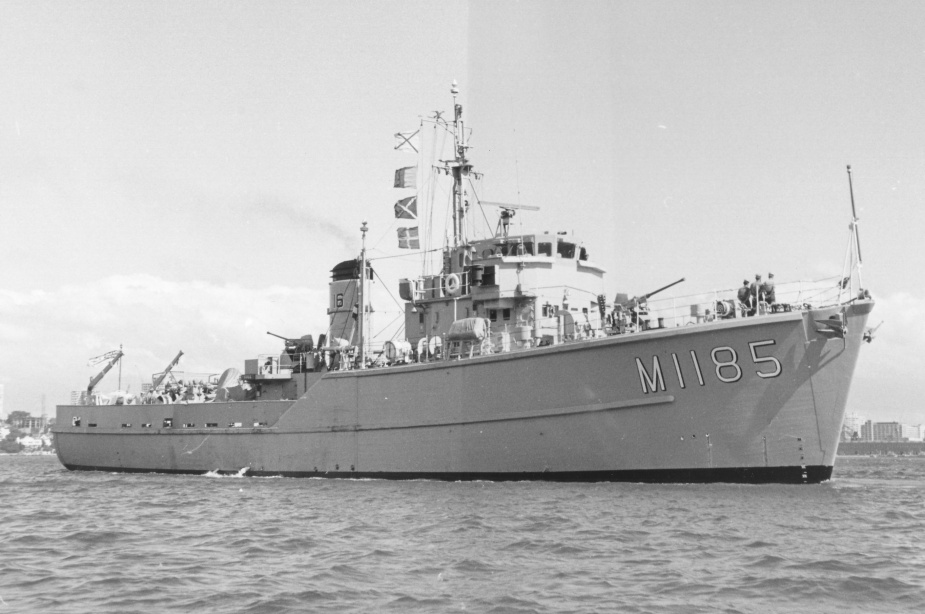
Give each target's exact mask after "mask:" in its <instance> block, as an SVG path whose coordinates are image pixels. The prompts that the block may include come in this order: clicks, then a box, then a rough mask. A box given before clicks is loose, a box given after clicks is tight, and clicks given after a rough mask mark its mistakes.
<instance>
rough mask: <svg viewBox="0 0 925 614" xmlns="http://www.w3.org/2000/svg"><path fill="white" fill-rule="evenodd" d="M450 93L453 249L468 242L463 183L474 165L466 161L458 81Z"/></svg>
mask: <svg viewBox="0 0 925 614" xmlns="http://www.w3.org/2000/svg"><path fill="white" fill-rule="evenodd" d="M450 93H451V94H453V148H454V155H455V159H454V161H453V247H454V248H457V247H459V245H460V243H462V242H464V241H465V240H466V238H465V236H464V231H463V224H464V220H465V215H466V212H465V204H466V203H465V199H464V198H463V181H464V180H465V178H466V177H468V176H469V171H470V170H471V169H472V165H471V164H469V161H468V160H467V159H466V150H467V149H468V148H469V146H468V145H466V131H465V124H464V123H463V121H462V112H463V108H462V105H461V104H459V103H457V102H456V96H457V95H458V94H459V87H458V86H457V85H456V81H455V80H454V81H453V85H452V86H451V87H450Z"/></svg>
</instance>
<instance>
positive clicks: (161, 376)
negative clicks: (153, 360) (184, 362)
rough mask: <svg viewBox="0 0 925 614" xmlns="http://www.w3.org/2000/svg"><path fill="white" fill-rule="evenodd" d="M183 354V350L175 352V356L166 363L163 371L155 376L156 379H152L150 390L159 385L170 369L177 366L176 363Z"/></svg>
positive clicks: (155, 388)
mask: <svg viewBox="0 0 925 614" xmlns="http://www.w3.org/2000/svg"><path fill="white" fill-rule="evenodd" d="M181 356H183V350H180V353H179V354H177V357H176V358H174V359H173V360H171V361H170V364H169V365H167V368H166V369H164V372H163V373H161V374H160V375H158V376H157V379H156V380H154V383H153V384H152V385H151V390H152V391H154V390H157V387H158V386H160V385H161V384H162V383H163V381H164V378H166V377H167V375H168V374H169V373H170V370H171V369H173V368H174V367H176V366H177V363H178V362H180V357H181Z"/></svg>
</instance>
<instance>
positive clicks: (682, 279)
mask: <svg viewBox="0 0 925 614" xmlns="http://www.w3.org/2000/svg"><path fill="white" fill-rule="evenodd" d="M682 281H684V278H683V277H682V278H681V279H679V280H678V281H673V282H671V283H670V284H668V285H667V286H662V287H661V288H659V289H658V290H653V291H652V292H649V293H648V294H646V298H647V299H648V298H650V297H652V296H655V295H656V294H658V293H659V292H662V291H663V290H667V289H668V288H670V287H672V286H677V285H678V284H679V283H681V282H682Z"/></svg>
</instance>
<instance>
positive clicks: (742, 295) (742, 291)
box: [736, 279, 748, 305]
mask: <svg viewBox="0 0 925 614" xmlns="http://www.w3.org/2000/svg"><path fill="white" fill-rule="evenodd" d="M736 298H737V299H739V302H740V303H742V304H743V305H745V304H748V280H747V279H746V280H744V281H743V282H742V287H741V288H739V293H738V294H737V295H736Z"/></svg>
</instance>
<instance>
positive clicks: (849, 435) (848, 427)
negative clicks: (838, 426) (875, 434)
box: [841, 414, 864, 441]
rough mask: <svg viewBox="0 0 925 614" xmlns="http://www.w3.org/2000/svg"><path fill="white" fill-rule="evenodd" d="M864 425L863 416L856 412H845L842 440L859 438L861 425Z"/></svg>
mask: <svg viewBox="0 0 925 614" xmlns="http://www.w3.org/2000/svg"><path fill="white" fill-rule="evenodd" d="M863 425H864V418H862V417H861V416H859V415H857V414H847V415H846V416H845V423H844V425H843V426H842V437H841V440H842V441H856V440H858V439H861V427H862V426H863Z"/></svg>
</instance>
